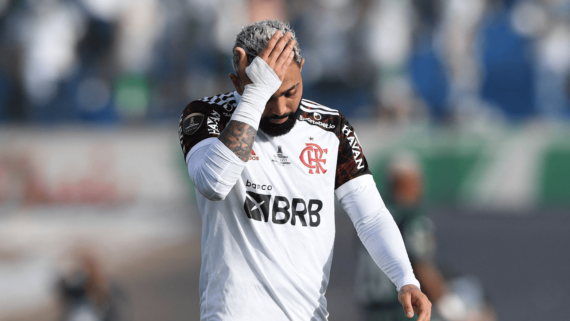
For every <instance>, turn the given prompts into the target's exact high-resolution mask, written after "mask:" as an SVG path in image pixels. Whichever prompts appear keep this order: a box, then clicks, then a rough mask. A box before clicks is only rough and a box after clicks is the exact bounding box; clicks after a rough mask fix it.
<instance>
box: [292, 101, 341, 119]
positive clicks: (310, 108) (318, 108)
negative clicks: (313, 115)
mask: <svg viewBox="0 0 570 321" xmlns="http://www.w3.org/2000/svg"><path fill="white" fill-rule="evenodd" d="M304 100H305V99H303V100H301V106H302V107H304V108H301V109H302V110H304V111H306V112H320V113H322V114H327V115H339V112H338V110H335V109H332V108H328V107H325V106H323V105H314V104H311V103H306V102H305V101H304Z"/></svg>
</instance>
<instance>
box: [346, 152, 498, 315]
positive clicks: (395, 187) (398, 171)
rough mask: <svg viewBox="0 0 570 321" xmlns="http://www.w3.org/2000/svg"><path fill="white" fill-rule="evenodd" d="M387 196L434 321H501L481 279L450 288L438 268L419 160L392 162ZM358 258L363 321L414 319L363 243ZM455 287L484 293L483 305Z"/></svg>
mask: <svg viewBox="0 0 570 321" xmlns="http://www.w3.org/2000/svg"><path fill="white" fill-rule="evenodd" d="M378 181H379V180H378ZM383 195H385V202H386V206H387V207H388V209H389V210H390V213H392V215H393V216H394V220H395V221H396V224H397V225H398V227H399V229H400V231H401V233H402V236H403V238H404V243H405V245H406V250H407V252H408V255H409V257H410V261H411V263H412V268H413V270H414V274H415V275H416V278H417V279H418V281H419V282H420V284H421V287H422V291H423V292H424V293H425V294H426V295H427V297H428V298H429V300H430V301H431V302H433V303H434V309H433V313H432V318H431V319H432V320H434V321H448V320H470V321H494V320H496V316H495V315H494V312H493V310H492V308H491V306H490V305H489V304H488V303H487V302H486V301H485V298H484V295H483V291H482V288H481V287H480V284H479V283H478V281H477V280H476V278H473V277H460V278H457V279H455V280H454V281H451V282H450V283H446V280H445V279H444V277H443V276H442V273H441V272H440V271H439V269H438V268H437V265H436V263H435V250H436V241H435V235H434V224H433V222H432V221H431V220H430V219H429V218H428V217H427V216H426V213H425V211H424V209H423V205H422V203H423V202H422V198H423V175H422V170H421V166H420V165H419V162H418V161H417V160H416V158H415V157H414V155H412V154H400V155H397V156H396V157H394V158H393V159H392V160H391V161H390V162H389V164H388V170H387V191H386V192H384V193H383ZM357 256H358V258H357V267H356V289H355V293H356V299H357V301H358V304H359V305H360V308H361V309H360V312H361V314H360V320H361V321H404V320H410V319H408V318H407V317H406V315H405V314H404V311H403V310H402V308H401V304H400V303H399V302H398V293H397V292H396V291H395V289H394V288H393V286H392V284H391V282H390V280H389V279H388V277H387V276H386V275H385V274H384V273H383V272H382V271H381V270H380V269H379V268H378V267H377V265H376V264H375V263H374V261H373V260H372V258H371V257H370V255H368V253H367V252H366V250H365V248H364V247H363V246H362V245H360V244H359V250H358V251H357ZM472 281H474V283H475V284H473V282H472ZM454 284H459V285H460V286H461V287H462V289H463V290H464V289H467V290H468V291H469V292H470V295H471V296H473V294H474V293H475V292H477V290H480V291H479V294H480V295H478V297H479V300H478V301H479V302H475V303H472V302H466V300H463V299H462V297H461V295H459V294H458V293H455V292H456V291H455V288H454ZM477 286H479V288H478V289H477ZM475 294H477V293H475ZM475 297H477V295H475ZM415 319H416V317H414V320H415Z"/></svg>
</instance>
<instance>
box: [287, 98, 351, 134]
mask: <svg viewBox="0 0 570 321" xmlns="http://www.w3.org/2000/svg"><path fill="white" fill-rule="evenodd" d="M299 109H300V110H301V111H300V114H299V117H298V118H297V120H298V121H303V122H306V123H307V124H309V125H313V126H315V127H318V128H321V129H322V130H326V131H329V132H332V133H334V134H336V135H337V137H340V133H341V131H342V126H343V125H344V124H346V123H347V120H346V117H344V115H343V114H341V113H340V112H339V111H338V110H336V109H333V108H330V107H327V106H324V105H321V104H319V103H316V102H314V101H311V100H308V99H302V100H301V104H300V105H299Z"/></svg>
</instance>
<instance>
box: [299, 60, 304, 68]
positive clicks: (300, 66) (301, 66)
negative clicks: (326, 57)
mask: <svg viewBox="0 0 570 321" xmlns="http://www.w3.org/2000/svg"><path fill="white" fill-rule="evenodd" d="M304 64H305V58H301V63H300V64H299V71H302V70H303V65H304Z"/></svg>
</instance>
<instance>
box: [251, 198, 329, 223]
mask: <svg viewBox="0 0 570 321" xmlns="http://www.w3.org/2000/svg"><path fill="white" fill-rule="evenodd" d="M271 199H273V202H271ZM243 209H244V211H245V215H246V216H247V218H249V219H251V220H255V221H260V222H261V221H264V222H269V218H270V217H271V223H273V224H281V225H282V224H287V223H290V224H291V225H297V226H309V227H317V226H319V225H320V224H321V213H320V212H321V210H322V209H323V202H322V201H321V200H318V199H310V200H309V201H308V202H307V201H306V200H304V199H302V198H293V199H289V198H288V197H285V196H279V195H275V196H272V195H270V194H257V193H254V192H249V191H248V192H246V196H245V202H244V204H243Z"/></svg>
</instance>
